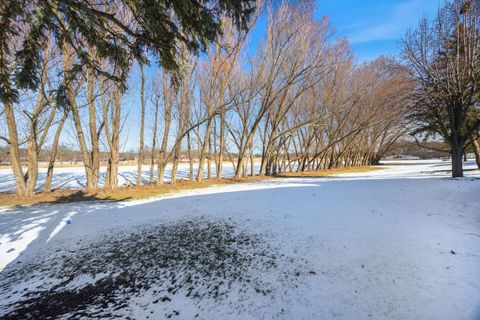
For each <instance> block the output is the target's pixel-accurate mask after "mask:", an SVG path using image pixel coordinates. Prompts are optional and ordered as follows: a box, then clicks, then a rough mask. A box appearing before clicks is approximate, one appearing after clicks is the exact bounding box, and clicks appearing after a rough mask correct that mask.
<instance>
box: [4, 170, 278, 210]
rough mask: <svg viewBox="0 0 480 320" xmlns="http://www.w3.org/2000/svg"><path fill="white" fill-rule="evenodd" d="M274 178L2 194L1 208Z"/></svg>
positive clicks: (133, 196) (122, 197)
mask: <svg viewBox="0 0 480 320" xmlns="http://www.w3.org/2000/svg"><path fill="white" fill-rule="evenodd" d="M266 179H272V177H259V176H256V177H246V178H240V179H234V178H228V179H227V178H224V179H208V180H205V181H203V182H197V181H188V180H178V181H177V184H175V185H171V184H170V183H165V184H164V185H159V186H157V185H143V186H138V187H136V186H129V187H119V188H117V189H115V190H109V189H99V190H98V191H96V192H94V193H87V192H84V191H83V190H73V189H70V190H55V191H53V192H51V193H37V194H35V195H33V196H29V197H22V196H18V195H16V194H15V193H2V194H0V206H7V207H11V206H23V205H27V206H28V205H34V204H48V203H69V202H76V201H95V200H97V201H98V200H101V201H124V200H140V199H148V198H152V197H156V196H161V195H167V194H174V193H177V192H179V191H181V190H191V189H201V188H207V187H211V186H216V185H228V184H234V183H239V182H251V181H259V180H266Z"/></svg>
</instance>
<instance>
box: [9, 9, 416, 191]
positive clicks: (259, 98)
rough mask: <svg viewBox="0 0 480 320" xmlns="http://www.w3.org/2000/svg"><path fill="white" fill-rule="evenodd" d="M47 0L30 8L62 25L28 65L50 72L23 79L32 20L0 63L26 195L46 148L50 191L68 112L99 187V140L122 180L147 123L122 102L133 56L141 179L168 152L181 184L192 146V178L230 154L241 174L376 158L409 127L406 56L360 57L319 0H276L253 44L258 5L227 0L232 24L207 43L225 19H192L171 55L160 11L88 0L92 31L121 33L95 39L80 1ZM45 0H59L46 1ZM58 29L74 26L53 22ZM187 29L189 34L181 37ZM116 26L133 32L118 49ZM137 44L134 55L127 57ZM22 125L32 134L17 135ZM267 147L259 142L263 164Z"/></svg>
mask: <svg viewBox="0 0 480 320" xmlns="http://www.w3.org/2000/svg"><path fill="white" fill-rule="evenodd" d="M57 2H58V1H57ZM60 2H61V1H60ZM70 2H72V3H76V4H77V5H78V6H80V5H81V4H82V5H84V3H87V2H78V3H77V2H75V1H69V3H70ZM107 2H108V1H107ZM192 2H193V1H192ZM39 3H42V5H40V4H32V5H25V6H26V9H25V10H27V11H31V12H34V11H35V10H44V9H45V10H46V9H48V10H49V11H48V12H49V13H51V14H53V16H52V17H51V19H52V21H50V20H49V21H47V22H45V21H43V22H42V23H54V26H51V25H50V24H49V25H48V27H44V29H45V30H43V29H42V30H41V31H42V35H43V34H45V35H47V36H45V37H44V39H43V41H41V42H40V43H35V45H37V44H38V45H39V47H36V48H35V50H36V51H38V53H39V54H40V59H38V61H32V62H31V63H33V64H34V69H31V70H30V71H29V76H31V77H34V76H35V74H36V73H35V72H33V71H32V70H37V69H38V75H39V76H38V78H37V79H36V82H35V85H34V86H33V84H29V85H28V86H27V87H25V86H24V83H23V82H22V81H23V80H22V79H23V78H22V77H25V76H26V72H27V71H25V70H27V69H28V68H31V66H29V65H28V63H30V62H29V61H28V59H27V58H26V57H24V55H23V53H22V52H23V51H25V50H26V49H29V48H30V47H29V46H30V44H29V43H28V41H31V39H29V38H30V37H31V36H32V32H33V30H32V29H28V28H33V26H24V25H22V26H21V27H22V28H27V29H28V30H26V29H18V30H20V31H18V32H16V33H15V37H11V38H10V39H9V40H8V41H7V43H4V44H2V48H3V49H2V50H3V51H2V59H3V60H2V68H3V70H2V72H3V73H5V72H6V73H8V74H7V80H5V79H3V82H2V103H3V109H2V113H3V114H4V119H5V125H6V126H5V127H6V132H7V134H6V135H5V136H3V137H2V139H3V140H4V141H5V142H6V143H7V144H8V145H9V151H10V164H11V166H12V170H13V173H14V176H15V179H16V186H17V189H16V190H17V193H19V194H22V195H29V194H32V193H34V192H35V190H36V189H37V188H38V186H37V178H38V154H39V152H40V151H41V150H42V149H47V148H48V149H49V151H50V152H49V155H50V159H49V167H48V172H47V179H46V183H45V186H44V191H46V192H49V191H50V189H51V181H52V176H53V170H54V166H55V161H56V154H57V149H58V145H59V143H60V142H61V137H62V135H65V129H64V128H65V125H66V124H67V123H71V124H72V126H73V132H74V134H75V138H76V141H77V143H78V147H79V149H80V152H81V157H82V161H83V164H84V167H85V173H86V177H87V183H86V189H87V191H93V190H95V189H97V188H98V187H99V178H100V156H99V155H100V153H101V152H106V153H107V154H108V165H107V171H106V174H105V183H104V184H105V187H106V188H111V189H113V188H116V187H118V178H117V177H118V166H119V158H120V145H121V141H120V140H121V132H122V129H123V128H124V127H125V126H129V125H130V126H131V125H138V124H133V123H130V122H129V118H128V117H127V116H126V115H125V112H122V111H124V108H125V103H126V102H125V101H124V97H125V96H126V94H130V95H132V92H129V91H125V87H124V83H125V82H124V81H125V79H127V77H128V74H129V72H130V66H131V65H132V64H134V63H136V64H137V65H138V66H139V68H140V74H141V81H140V86H139V89H138V93H137V95H136V96H137V99H136V100H137V101H138V105H137V106H135V108H137V109H138V110H139V113H140V124H139V127H140V135H139V143H138V145H139V150H138V172H137V184H141V183H142V171H143V170H144V168H145V166H148V167H149V169H148V177H149V178H148V180H149V183H156V184H162V183H164V174H165V170H166V168H167V165H168V164H171V166H172V169H171V183H172V184H174V183H176V180H177V179H176V177H177V172H178V166H179V162H180V159H181V155H185V154H186V155H187V158H188V161H189V168H190V169H189V179H192V180H193V179H196V180H197V181H202V180H203V179H204V178H205V177H207V178H210V177H213V176H215V177H217V178H220V177H222V169H223V164H224V162H225V161H231V162H232V164H233V167H234V174H235V177H242V176H247V175H255V174H260V175H275V174H281V173H284V172H289V171H290V172H291V171H307V170H320V169H329V168H335V167H345V166H361V165H367V164H372V163H373V164H374V163H378V161H379V160H380V158H381V157H382V156H383V155H384V154H385V153H386V152H388V151H389V150H390V149H391V147H392V145H393V144H394V142H395V141H396V140H397V139H398V138H399V137H401V136H403V135H404V134H405V133H406V130H407V129H406V121H407V120H408V119H407V113H408V111H409V107H410V104H409V103H408V101H409V100H408V94H409V92H411V91H412V90H413V87H412V81H411V78H410V77H409V74H408V73H407V72H405V68H404V67H402V66H400V65H399V64H397V63H396V62H394V61H393V60H390V59H387V58H384V57H381V58H379V59H377V60H375V61H373V62H370V63H367V64H361V65H358V64H356V63H355V60H354V57H353V55H352V52H351V49H350V48H349V45H348V42H347V41H346V40H345V39H336V38H335V37H334V35H333V32H332V29H331V27H330V25H329V23H328V20H327V19H320V20H318V19H315V18H314V17H313V15H312V12H313V10H312V4H311V3H303V4H300V5H287V4H283V5H280V6H278V7H277V8H276V9H275V10H273V9H270V10H268V27H267V31H266V35H265V40H264V42H263V43H262V45H261V46H260V47H259V49H258V50H257V52H256V54H255V55H254V56H250V55H248V51H247V50H245V46H246V43H247V42H248V40H249V38H248V35H249V30H250V29H251V28H252V27H253V26H254V24H255V17H253V18H252V16H250V17H251V19H245V18H244V17H245V16H246V15H248V14H250V11H249V10H250V8H251V7H250V6H248V5H245V6H240V7H235V6H234V5H233V4H231V3H230V2H228V1H225V2H218V3H216V7H215V8H217V11H215V12H221V11H222V10H223V11H224V13H223V14H220V22H219V24H218V26H220V25H221V28H222V29H221V30H222V33H221V34H218V36H216V37H214V38H215V42H214V43H213V44H212V45H210V46H209V47H208V48H205V49H206V51H205V53H204V54H202V55H201V56H198V55H197V54H196V52H195V50H194V49H195V45H193V44H194V43H193V42H192V43H190V42H191V41H198V43H197V44H199V45H202V44H205V45H206V42H207V41H208V40H209V39H210V38H209V37H210V33H209V34H208V35H207V34H203V35H201V36H202V37H201V36H199V35H198V34H196V32H200V31H201V32H207V31H208V32H211V33H212V34H213V33H214V32H213V31H212V30H210V29H209V30H206V31H205V30H200V31H198V30H195V29H191V28H193V27H191V26H190V27H189V28H190V29H189V28H187V27H186V26H184V27H185V30H183V29H181V32H180V31H179V30H177V31H178V32H179V33H178V34H176V33H174V35H173V36H172V37H173V38H172V39H174V40H172V41H174V42H175V37H178V38H179V39H181V40H182V41H176V42H175V46H174V49H175V55H174V56H172V57H168V54H167V53H168V52H167V53H165V52H164V49H165V48H163V47H161V48H158V47H156V45H159V44H158V43H157V41H160V40H159V39H156V36H153V35H151V34H149V33H147V32H146V29H144V28H147V27H149V25H148V24H147V23H145V20H143V19H140V18H139V17H141V15H150V14H152V13H151V11H152V8H146V7H145V8H141V7H133V8H132V3H135V2H131V1H129V2H125V3H123V2H122V1H120V2H112V3H111V4H110V6H111V7H109V5H106V4H105V2H102V5H101V6H99V8H101V10H103V11H101V10H100V9H94V7H93V3H94V1H92V2H88V3H89V4H91V7H90V6H88V5H86V6H87V7H86V8H85V7H78V8H79V9H78V10H86V11H79V12H81V13H82V14H86V13H88V14H89V16H88V17H89V19H93V20H95V21H94V23H93V24H92V25H96V26H98V23H101V24H102V25H101V28H102V32H104V33H102V34H96V32H97V31H93V30H90V31H91V32H94V33H95V34H94V36H96V37H98V36H101V37H104V38H105V39H109V40H108V41H107V42H108V43H96V42H97V41H99V40H98V39H90V37H91V36H92V35H89V34H88V33H87V31H88V32H90V31H89V29H87V28H86V27H87V26H78V25H77V24H78V23H81V22H80V21H77V18H78V17H77V16H75V14H79V12H75V14H74V13H72V12H70V11H69V10H76V9H75V8H77V7H75V6H73V7H69V8H64V7H62V6H56V5H54V4H53V2H52V3H51V2H49V1H45V2H43V1H42V2H39ZM140 3H143V2H142V1H138V5H139V6H140ZM175 3H176V2H175V1H174V2H173V4H175ZM182 3H183V2H182ZM245 3H246V4H248V3H249V1H245ZM44 4H48V5H49V6H50V7H48V8H43V5H44ZM114 4H115V5H120V4H122V5H123V6H120V7H115V6H114ZM36 6H39V7H38V8H37V7H36ZM84 6H85V5H84ZM72 8H73V9H72ZM97 8H98V7H97ZM114 9H115V10H114ZM119 9H122V10H123V11H122V10H119ZM147 9H148V10H147ZM2 10H5V8H3V7H2ZM165 10H166V12H167V13H168V14H178V12H177V10H180V8H176V7H175V5H173V7H168V8H166V9H165ZM242 10H243V11H242ZM182 12H183V11H182ZM209 12H210V11H209ZM239 12H242V13H241V14H240V15H238V14H237V13H239ZM117 13H118V14H119V15H120V16H118V15H117ZM183 13H184V12H183ZM122 14H123V15H122ZM134 14H137V15H134ZM139 14H141V15H139ZM92 15H93V16H92ZM96 15H98V16H96ZM132 16H134V17H135V19H138V20H139V22H138V23H139V24H140V23H144V24H145V25H143V26H141V27H140V26H138V28H137V29H135V30H136V31H135V32H132V31H131V28H132V26H131V25H130V24H125V23H124V22H122V21H127V20H128V19H130V18H131V17H132ZM153 18H155V17H148V19H153ZM157 18H158V17H157ZM190 18H192V17H190ZM117 19H119V20H118V21H117ZM162 19H164V20H165V19H167V20H168V16H167V18H165V16H162ZM17 21H18V19H17V20H16V21H14V22H12V24H15V23H17ZM29 21H30V20H29ZM162 21H163V20H162ZM168 21H170V20H168ZM171 21H175V22H172V23H173V25H168V27H169V28H174V27H175V28H177V27H178V25H179V24H180V25H181V23H183V20H182V19H173V20H171ZM212 21H214V20H212ZM2 22H3V21H2ZM90 22H91V21H87V22H86V23H90ZM197 22H198V23H205V21H200V22H199V21H197ZM23 23H24V24H25V23H26V22H25V21H23ZM75 23H77V24H75ZM82 23H84V22H82ZM215 26H216V25H215ZM203 27H205V28H206V26H203V25H202V28H203ZM56 28H59V29H56ZM70 28H77V29H76V31H75V32H73V31H72V30H70ZM64 29H65V30H64ZM0 30H2V29H1V28H0ZM58 30H60V31H62V32H63V31H65V32H67V34H66V35H62V34H60V35H59V34H56V33H55V32H52V31H58ZM150 31H151V32H160V31H159V30H156V29H155V30H150ZM187 31H190V36H189V37H186V38H182V37H183V36H184V35H185V33H184V32H187ZM3 32H4V31H3ZM69 36H72V37H74V38H73V39H69V38H68V37H69ZM147 36H148V37H149V38H148V39H146V37H147ZM196 37H199V38H196ZM117 38H119V39H121V41H122V42H124V43H121V44H122V46H120V47H119V48H112V46H115V45H116V44H117V43H116V42H115V40H116V39H117ZM35 41H38V40H35ZM136 41H139V42H138V43H137V42H136ZM162 41H165V39H162ZM4 42H5V41H4ZM112 43H113V44H112ZM32 45H33V44H32ZM136 45H138V47H137V46H136ZM145 47H146V48H145ZM39 48H41V49H39ZM81 48H87V49H86V51H82V49H81ZM107 49H108V50H113V49H116V50H117V52H116V54H117V55H120V56H121V57H117V56H115V57H111V56H110V54H111V51H108V50H107ZM120 49H122V50H123V51H122V50H120ZM143 49H145V50H147V51H148V50H152V51H151V53H152V55H155V54H157V55H158V56H159V57H160V62H161V63H162V68H161V69H158V70H157V71H155V72H153V73H147V72H146V69H147V63H148V60H147V59H146V56H145V55H142V54H139V52H137V51H136V50H140V51H141V50H143ZM170 49H172V48H170ZM129 50H131V52H130V51H129ZM155 50H157V51H155ZM172 50H173V49H172ZM14 52H16V55H13V54H12V53H14ZM169 52H170V51H169ZM165 54H167V58H165V57H164V56H163V55H165ZM126 57H128V58H129V60H126V61H127V62H128V63H125V61H123V59H124V58H125V59H126ZM170 58H171V59H170ZM22 59H23V60H22ZM169 59H170V60H169ZM22 62H23V64H24V65H22V64H21V63H22ZM16 63H18V64H19V65H18V66H16V65H15V64H16ZM35 68H36V69H35ZM15 70H16V71H15ZM3 73H2V74H3ZM27 82H28V81H27ZM9 90H10V91H9ZM17 93H18V94H17ZM147 119H148V120H147ZM19 128H21V129H20V130H21V131H20V132H24V134H19ZM23 145H24V146H26V148H27V155H28V156H27V163H26V171H25V170H24V168H22V161H21V157H20V153H19V150H20V147H21V146H23ZM256 154H259V155H261V157H260V164H259V169H258V171H256V170H255V164H254V162H255V159H254V155H256Z"/></svg>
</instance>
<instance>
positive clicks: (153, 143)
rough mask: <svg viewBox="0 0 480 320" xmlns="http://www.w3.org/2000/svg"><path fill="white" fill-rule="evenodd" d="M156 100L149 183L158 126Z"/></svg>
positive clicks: (151, 175)
mask: <svg viewBox="0 0 480 320" xmlns="http://www.w3.org/2000/svg"><path fill="white" fill-rule="evenodd" d="M158 105H159V103H158V101H157V102H156V104H155V116H154V120H153V134H152V152H151V155H150V179H149V181H150V183H153V170H154V168H155V149H156V146H157V128H158Z"/></svg>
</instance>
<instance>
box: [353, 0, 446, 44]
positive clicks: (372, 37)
mask: <svg viewBox="0 0 480 320" xmlns="http://www.w3.org/2000/svg"><path fill="white" fill-rule="evenodd" d="M438 3H439V0H406V1H403V2H401V3H397V4H396V5H393V6H392V9H391V11H390V13H388V14H386V15H384V16H380V17H379V16H375V17H365V19H363V20H362V21H360V22H358V23H356V24H355V25H350V26H349V27H348V29H349V31H347V35H348V38H349V40H350V43H352V44H358V43H365V42H371V41H379V40H396V39H400V38H401V37H402V36H403V35H404V34H405V32H406V30H407V29H408V28H411V27H413V26H415V25H416V23H417V22H418V20H419V19H420V18H421V17H422V16H424V15H425V14H427V13H431V12H433V11H434V10H435V8H436V7H437V6H438Z"/></svg>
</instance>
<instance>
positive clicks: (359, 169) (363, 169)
mask: <svg viewBox="0 0 480 320" xmlns="http://www.w3.org/2000/svg"><path fill="white" fill-rule="evenodd" d="M383 169H385V168H382V167H373V166H369V167H349V168H336V169H328V170H327V169H326V170H319V171H305V172H288V173H284V174H281V175H279V177H286V178H289V177H328V176H331V175H334V174H340V173H363V172H370V171H376V170H383Z"/></svg>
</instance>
